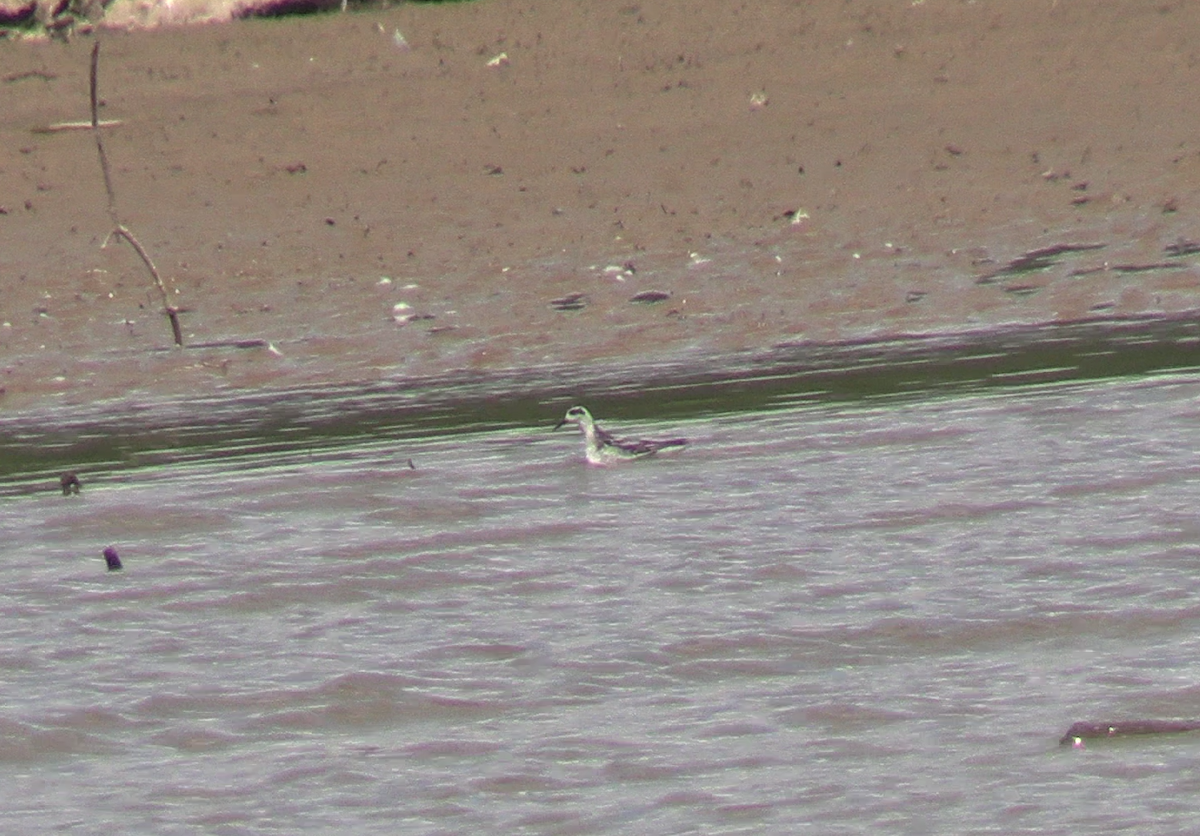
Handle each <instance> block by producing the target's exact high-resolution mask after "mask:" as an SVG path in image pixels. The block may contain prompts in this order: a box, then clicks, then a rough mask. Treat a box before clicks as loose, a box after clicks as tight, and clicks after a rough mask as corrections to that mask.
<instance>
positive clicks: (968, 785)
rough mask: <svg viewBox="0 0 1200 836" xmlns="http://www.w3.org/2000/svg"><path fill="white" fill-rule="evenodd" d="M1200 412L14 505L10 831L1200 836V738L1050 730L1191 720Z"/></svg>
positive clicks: (901, 424)
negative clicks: (111, 565)
mask: <svg viewBox="0 0 1200 836" xmlns="http://www.w3.org/2000/svg"><path fill="white" fill-rule="evenodd" d="M1198 397H1200V378H1198V377H1195V376H1190V375H1175V376H1157V377H1141V378H1127V379H1121V380H1115V381H1107V382H1093V383H1076V384H1071V385H1056V386H1045V387H1040V388H1039V387H1026V388H1018V389H1009V390H1005V391H999V392H993V393H987V394H978V393H976V394H970V393H958V394H952V395H948V396H942V397H937V398H925V399H917V398H912V399H907V400H885V401H878V402H871V401H869V400H867V401H860V402H856V403H842V404H824V405H808V406H804V407H795V408H790V409H778V410H775V411H770V412H759V413H741V414H737V413H730V414H724V415H712V416H709V417H706V418H699V419H692V420H679V421H675V420H672V421H669V422H667V421H663V422H659V423H651V422H645V421H638V422H633V421H625V422H617V423H616V424H614V425H613V426H612V427H611V428H612V429H614V430H617V431H619V432H628V433H629V434H634V435H656V434H670V435H675V434H680V433H682V434H685V435H688V436H689V437H690V438H691V439H692V440H693V443H692V445H691V447H690V449H688V450H687V451H685V452H684V453H682V454H681V455H678V456H675V457H672V458H669V459H668V458H663V459H660V460H651V461H643V462H637V463H633V464H630V465H626V466H623V467H618V468H609V469H603V468H590V467H587V466H586V465H584V464H583V460H582V450H581V447H580V442H579V438H578V436H577V434H575V433H574V432H573V431H572V432H568V431H567V430H561V431H559V432H558V433H551V432H549V431H548V428H549V426H551V425H552V424H553V422H554V421H555V420H556V419H557V418H558V417H559V415H558V414H557V413H554V414H552V413H550V412H547V414H546V415H545V422H546V423H545V426H544V427H543V426H529V427H526V428H522V429H518V430H506V431H496V432H481V433H475V434H459V435H454V436H445V437H440V438H414V439H404V440H400V441H397V440H396V439H390V440H389V439H382V440H380V439H376V440H373V441H370V442H358V443H347V444H344V445H342V446H337V447H333V448H329V447H325V448H314V449H313V450H312V451H296V450H291V451H286V452H276V453H272V454H269V455H258V456H246V457H244V458H232V459H230V458H226V459H220V460H213V461H209V460H206V459H203V458H198V459H194V460H187V461H181V462H177V463H175V464H171V465H165V466H144V467H135V468H131V469H125V470H111V471H101V472H96V473H89V474H87V478H86V479H85V487H84V492H83V494H82V495H81V496H79V497H73V498H64V497H62V496H59V495H58V494H57V491H53V490H49V491H41V492H36V493H34V492H26V493H24V494H21V495H12V496H9V497H7V498H5V499H3V500H0V532H2V536H3V541H2V545H0V553H2V554H3V557H4V582H3V585H2V587H0V615H2V618H0V666H2V670H3V676H2V677H0V693H2V695H3V699H2V701H0V776H2V780H0V799H2V801H3V803H2V805H0V810H2V812H0V821H2V822H3V823H4V825H5V830H6V831H7V832H29V833H33V832H40V833H46V832H55V831H65V832H80V833H91V832H96V833H100V832H104V833H114V832H155V833H195V832H212V833H248V832H278V833H297V832H331V833H332V832H338V833H429V834H433V833H509V832H533V833H605V834H617V833H620V834H626V833H685V832H702V833H740V832H745V833H764V832H771V833H797V832H811V833H821V834H839V833H865V832H872V833H879V832H884V833H947V834H950V833H953V834H961V833H1003V834H1012V833H1026V832H1028V833H1035V832H1036V833H1080V832H1092V833H1100V832H1116V831H1128V830H1131V829H1132V830H1135V831H1136V832H1138V833H1157V832H1162V833H1167V832H1184V831H1186V830H1187V829H1188V828H1186V827H1185V828H1184V830H1183V831H1181V830H1179V828H1180V826H1181V822H1185V821H1188V820H1189V819H1186V818H1183V819H1181V818H1178V816H1179V815H1181V814H1184V815H1193V816H1194V815H1195V814H1197V811H1198V810H1200V802H1197V801H1195V798H1196V790H1197V789H1198V788H1200V783H1198V779H1197V777H1196V776H1197V775H1198V774H1200V772H1198V771H1197V770H1198V768H1200V737H1198V736H1195V735H1179V736H1173V737H1148V738H1133V739H1129V740H1120V741H1111V742H1100V743H1089V745H1088V746H1087V748H1084V749H1072V748H1069V747H1063V748H1060V747H1059V746H1058V737H1059V736H1060V735H1061V734H1062V733H1063V731H1064V730H1065V729H1066V727H1067V726H1069V725H1070V724H1071V722H1073V721H1075V720H1083V719H1093V720H1108V719H1113V718H1124V717H1185V718H1196V717H1200V653H1198V651H1200V638H1198V636H1200V603H1198V600H1200V599H1198V597H1197V596H1198V594H1200V572H1197V564H1198V563H1200V515H1198V513H1197V508H1198V507H1200V407H1198V406H1197V398H1198ZM590 405H591V406H592V407H593V410H594V411H595V412H597V413H598V415H599V417H600V419H601V420H602V422H603V418H604V404H603V403H592V404H590ZM410 458H411V460H412V462H413V464H414V465H415V469H410V468H409V466H408V464H407V462H408V460H409V459H410ZM110 544H112V545H115V546H116V547H117V548H118V549H119V551H120V553H121V556H122V558H123V560H124V562H125V570H124V571H122V572H119V573H108V572H105V571H104V564H103V561H102V560H101V558H100V552H101V550H102V548H103V547H104V546H106V545H110ZM1191 820H1192V821H1195V820H1196V819H1195V818H1192V819H1191Z"/></svg>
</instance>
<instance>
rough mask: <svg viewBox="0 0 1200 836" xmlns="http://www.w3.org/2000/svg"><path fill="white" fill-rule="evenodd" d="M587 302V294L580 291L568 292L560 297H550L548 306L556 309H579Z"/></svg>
mask: <svg viewBox="0 0 1200 836" xmlns="http://www.w3.org/2000/svg"><path fill="white" fill-rule="evenodd" d="M586 304H587V296H585V295H584V294H582V293H568V294H567V295H566V296H563V297H562V298H560V299H551V300H550V307H552V308H554V310H556V311H581V310H583V306H584V305H586Z"/></svg>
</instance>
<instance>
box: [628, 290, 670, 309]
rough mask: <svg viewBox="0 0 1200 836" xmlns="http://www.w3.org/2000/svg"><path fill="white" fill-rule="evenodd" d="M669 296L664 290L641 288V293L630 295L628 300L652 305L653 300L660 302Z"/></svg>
mask: <svg viewBox="0 0 1200 836" xmlns="http://www.w3.org/2000/svg"><path fill="white" fill-rule="evenodd" d="M670 298H671V294H670V293H668V292H667V291H665V290H643V291H642V292H641V293H637V294H634V295H633V296H631V297H630V299H629V301H630V302H637V303H638V304H642V305H653V304H654V303H655V302H662V301H663V300H664V299H670Z"/></svg>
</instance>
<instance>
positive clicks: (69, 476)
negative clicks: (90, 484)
mask: <svg viewBox="0 0 1200 836" xmlns="http://www.w3.org/2000/svg"><path fill="white" fill-rule="evenodd" d="M58 483H59V484H60V485H62V491H63V496H70V495H71V494H73V493H75V494H77V493H79V489H80V488H82V487H83V485H82V484H81V483H80V481H79V477H78V476H76V475H75V471H74V470H68V471H67V472H66V473H64V474H63V475H62V476H61V477H59V480H58Z"/></svg>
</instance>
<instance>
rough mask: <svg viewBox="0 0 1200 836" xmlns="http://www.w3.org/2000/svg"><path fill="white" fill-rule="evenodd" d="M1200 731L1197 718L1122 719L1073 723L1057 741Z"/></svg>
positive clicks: (1078, 743)
mask: <svg viewBox="0 0 1200 836" xmlns="http://www.w3.org/2000/svg"><path fill="white" fill-rule="evenodd" d="M1190 731H1200V721H1197V720H1122V721H1114V722H1111V723H1083V722H1080V723H1075V724H1074V725H1072V726H1071V728H1069V729H1067V733H1066V734H1064V735H1063V736H1062V739H1061V740H1059V741H1058V744H1059V745H1060V746H1067V745H1069V744H1072V743H1074V744H1075V745H1082V743H1083V741H1084V740H1086V739H1089V738H1097V737H1128V736H1129V735H1133V734H1179V733H1180V732H1190Z"/></svg>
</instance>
